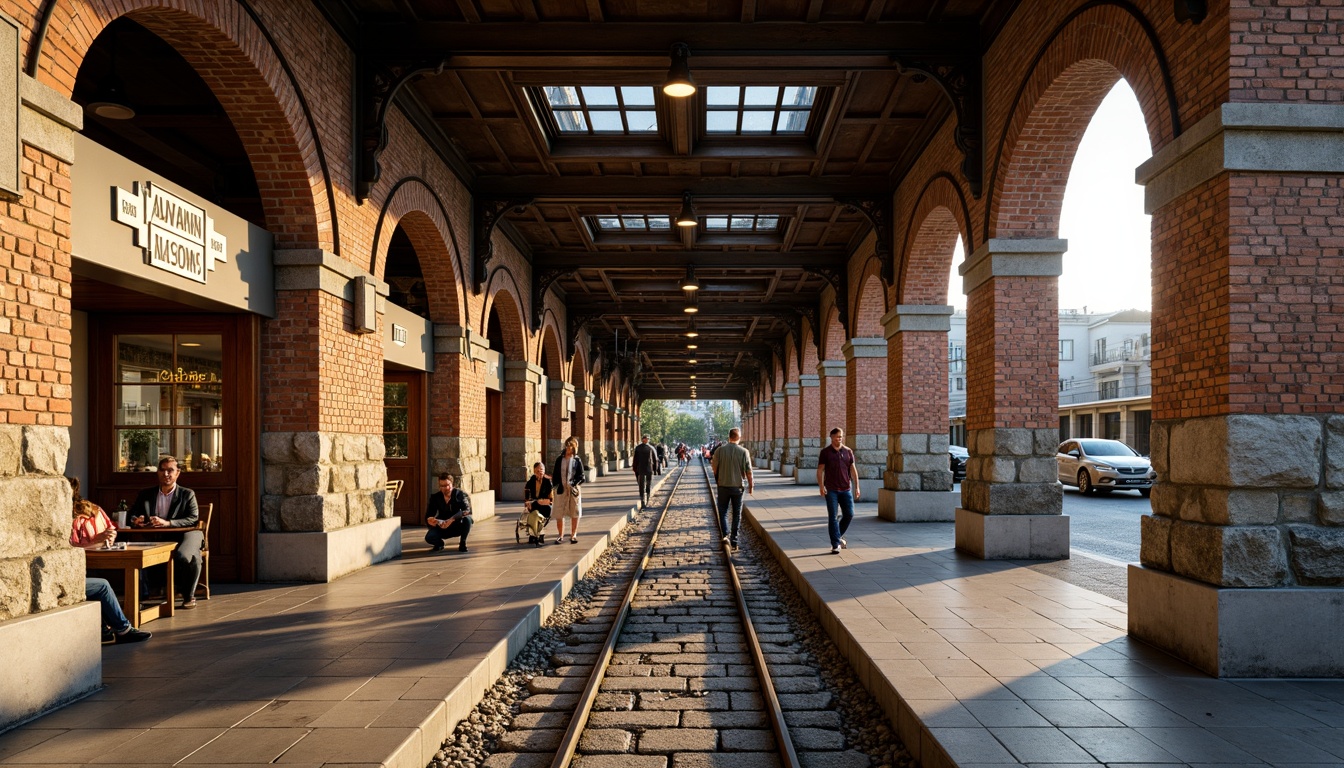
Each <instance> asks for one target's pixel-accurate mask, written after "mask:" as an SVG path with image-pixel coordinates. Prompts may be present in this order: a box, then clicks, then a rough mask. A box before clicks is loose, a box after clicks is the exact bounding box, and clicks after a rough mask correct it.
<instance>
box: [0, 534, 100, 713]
mask: <svg viewBox="0 0 1344 768" xmlns="http://www.w3.org/2000/svg"><path fill="white" fill-rule="evenodd" d="M76 553H77V554H78V555H79V556H80V560H81V562H82V561H83V559H84V553H83V552H82V551H80V550H76ZM79 598H80V600H81V601H82V600H83V598H84V592H83V582H82V577H81V583H80V592H79ZM102 624H103V621H102V615H101V613H100V611H99V606H98V603H96V602H95V603H89V602H79V603H77V604H75V605H68V606H65V607H63V608H56V609H54V610H49V611H43V612H41V613H34V614H31V615H28V616H20V617H19V618H16V619H10V620H9V621H3V622H0V648H3V649H5V657H6V662H5V663H4V664H0V728H7V727H8V726H11V725H17V724H18V723H21V722H23V721H25V720H28V719H31V718H33V717H36V716H37V715H40V714H42V713H43V712H46V711H47V710H50V709H55V708H56V707H60V706H64V705H65V704H68V703H70V702H72V701H74V700H75V699H78V698H80V697H81V696H84V695H86V694H89V693H92V692H93V691H95V690H97V689H98V687H99V686H100V685H102V683H103V654H102V651H101V650H100V649H99V643H100V642H101V641H100V635H101V634H102Z"/></svg>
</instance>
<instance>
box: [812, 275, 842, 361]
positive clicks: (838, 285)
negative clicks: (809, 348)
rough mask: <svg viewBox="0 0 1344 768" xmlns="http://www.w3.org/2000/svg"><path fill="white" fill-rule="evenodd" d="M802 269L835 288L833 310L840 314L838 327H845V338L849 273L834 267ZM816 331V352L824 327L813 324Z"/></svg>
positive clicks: (818, 351) (818, 348) (819, 348)
mask: <svg viewBox="0 0 1344 768" xmlns="http://www.w3.org/2000/svg"><path fill="white" fill-rule="evenodd" d="M803 271H804V272H807V273H808V274H810V275H816V276H817V277H820V278H822V279H824V280H825V281H826V282H828V283H830V284H831V288H833V289H835V311H836V312H837V313H838V314H839V315H840V327H842V328H844V329H845V338H849V275H848V273H846V272H845V271H844V270H843V269H839V268H836V267H803ZM814 327H815V328H816V331H817V334H816V336H817V353H818V356H820V353H821V337H822V336H824V335H825V333H826V331H825V329H823V328H821V327H820V325H818V326H814Z"/></svg>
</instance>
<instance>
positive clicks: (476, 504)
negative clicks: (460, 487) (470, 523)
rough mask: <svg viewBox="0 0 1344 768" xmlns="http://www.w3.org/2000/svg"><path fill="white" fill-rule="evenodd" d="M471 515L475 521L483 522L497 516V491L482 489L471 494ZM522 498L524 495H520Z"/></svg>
mask: <svg viewBox="0 0 1344 768" xmlns="http://www.w3.org/2000/svg"><path fill="white" fill-rule="evenodd" d="M470 496H471V517H472V520H474V521H475V522H477V523H479V522H483V521H485V520H489V519H490V518H492V517H494V516H495V492H494V491H481V492H480V493H473V494H470ZM518 498H519V499H520V500H521V499H522V496H519V497H518Z"/></svg>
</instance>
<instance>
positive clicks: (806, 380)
mask: <svg viewBox="0 0 1344 768" xmlns="http://www.w3.org/2000/svg"><path fill="white" fill-rule="evenodd" d="M798 386H799V387H819V386H821V377H820V376H818V375H816V374H813V373H804V374H802V375H801V376H799V377H798Z"/></svg>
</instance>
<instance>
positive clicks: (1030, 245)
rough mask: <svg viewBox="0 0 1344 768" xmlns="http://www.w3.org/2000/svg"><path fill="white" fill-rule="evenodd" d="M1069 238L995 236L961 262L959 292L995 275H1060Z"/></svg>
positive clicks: (976, 286)
mask: <svg viewBox="0 0 1344 768" xmlns="http://www.w3.org/2000/svg"><path fill="white" fill-rule="evenodd" d="M1067 250H1069V241H1068V240H1060V239H1056V238H1012V239H1007V238H994V239H992V240H989V241H987V242H986V243H985V244H984V245H982V246H980V247H979V248H976V249H975V252H974V253H972V254H971V255H969V256H967V257H966V261H965V263H963V264H962V265H961V270H960V273H961V292H962V293H964V294H966V295H968V296H969V295H970V294H971V291H974V290H975V289H976V288H979V287H980V286H981V285H984V284H985V283H987V282H989V281H990V280H992V279H993V278H996V277H1059V276H1060V275H1061V274H1063V272H1064V252H1065V251H1067Z"/></svg>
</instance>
